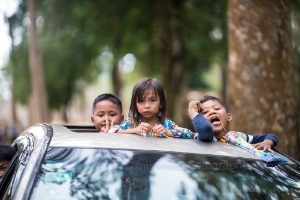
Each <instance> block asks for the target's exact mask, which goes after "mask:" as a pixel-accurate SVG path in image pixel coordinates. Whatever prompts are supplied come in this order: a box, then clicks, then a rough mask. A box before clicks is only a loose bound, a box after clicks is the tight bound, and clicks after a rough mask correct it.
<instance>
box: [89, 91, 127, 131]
mask: <svg viewBox="0 0 300 200" xmlns="http://www.w3.org/2000/svg"><path fill="white" fill-rule="evenodd" d="M123 120H124V115H123V114H122V102H121V100H120V99H119V98H118V97H117V96H115V95H113V94H110V93H106V94H101V95H99V96H98V97H96V99H95V100H94V102H93V115H92V116H91V121H92V123H93V124H94V125H95V127H96V128H97V130H98V131H99V132H109V133H111V132H115V128H114V127H115V126H114V125H116V124H120V123H122V122H123Z"/></svg>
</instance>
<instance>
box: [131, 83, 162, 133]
mask: <svg viewBox="0 0 300 200" xmlns="http://www.w3.org/2000/svg"><path fill="white" fill-rule="evenodd" d="M151 90H153V91H154V93H155V95H156V96H158V97H159V99H160V105H161V108H160V109H159V113H158V116H157V117H158V121H159V123H161V124H163V122H164V121H165V119H166V117H167V104H166V98H165V92H164V88H163V86H162V85H161V83H160V82H159V81H158V80H157V79H155V78H149V77H145V78H142V79H141V80H139V81H138V82H137V83H136V84H135V86H134V88H133V90H132V96H131V103H130V108H129V113H128V117H129V118H130V120H131V121H132V123H133V127H137V126H138V124H139V119H140V118H141V115H140V114H139V113H138V109H137V106H136V104H137V102H138V100H140V99H143V98H144V97H145V95H146V94H147V92H149V91H151Z"/></svg>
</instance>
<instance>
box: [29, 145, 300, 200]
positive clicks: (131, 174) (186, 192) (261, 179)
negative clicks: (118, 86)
mask: <svg viewBox="0 0 300 200" xmlns="http://www.w3.org/2000/svg"><path fill="white" fill-rule="evenodd" d="M299 196H300V172H299V169H297V168H296V166H292V165H288V164H285V163H283V164H279V165H277V166H275V167H267V166H266V164H265V163H263V162H261V161H257V160H252V159H242V158H232V157H225V156H215V155H197V154H188V153H172V152H156V151H132V150H108V149H80V148H72V149H71V148H52V149H49V150H48V152H47V155H46V157H45V160H44V163H43V164H42V168H41V171H40V173H39V175H38V179H37V181H36V183H35V188H34V190H33V194H32V195H31V199H38V200H40V199H43V200H48V199H114V200H115V199H149V200H150V199H151V200H152V199H153V200H154V199H159V200H160V199H170V200H172V199H174V200H175V199H179V200H181V199H188V200H194V199H226V200H228V199H296V198H298V197H299Z"/></svg>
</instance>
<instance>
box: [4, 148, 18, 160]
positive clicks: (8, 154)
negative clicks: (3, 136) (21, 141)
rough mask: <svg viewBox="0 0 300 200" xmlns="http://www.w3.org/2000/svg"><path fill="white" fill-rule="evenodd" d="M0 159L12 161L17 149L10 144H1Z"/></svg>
mask: <svg viewBox="0 0 300 200" xmlns="http://www.w3.org/2000/svg"><path fill="white" fill-rule="evenodd" d="M0 152H1V153H0V160H2V161H11V160H12V159H13V157H14V155H15V154H16V152H17V149H16V148H14V147H12V146H9V145H0Z"/></svg>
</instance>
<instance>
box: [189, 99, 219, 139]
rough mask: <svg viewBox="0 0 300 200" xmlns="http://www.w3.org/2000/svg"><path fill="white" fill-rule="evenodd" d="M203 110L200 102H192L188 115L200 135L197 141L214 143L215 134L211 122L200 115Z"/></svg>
mask: <svg viewBox="0 0 300 200" xmlns="http://www.w3.org/2000/svg"><path fill="white" fill-rule="evenodd" d="M201 109H202V108H201V104H200V102H199V101H191V102H190V103H189V108H188V114H189V117H190V119H191V120H192V123H193V126H194V129H195V131H196V132H197V133H198V135H197V136H196V139H198V140H203V141H212V140H213V138H214V132H213V130H212V127H211V125H210V124H209V122H208V121H207V120H206V119H205V118H204V117H203V116H202V115H201V114H200V111H201Z"/></svg>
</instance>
